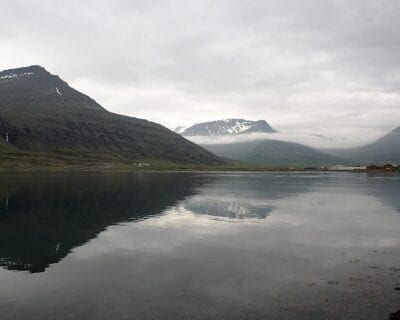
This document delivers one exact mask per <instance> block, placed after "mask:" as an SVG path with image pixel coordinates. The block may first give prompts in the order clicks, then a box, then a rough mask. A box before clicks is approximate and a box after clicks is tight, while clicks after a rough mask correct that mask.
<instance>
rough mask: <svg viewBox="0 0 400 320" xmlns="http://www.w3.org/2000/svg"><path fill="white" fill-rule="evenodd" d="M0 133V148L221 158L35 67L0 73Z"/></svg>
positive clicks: (209, 161) (191, 160) (205, 160)
mask: <svg viewBox="0 0 400 320" xmlns="http://www.w3.org/2000/svg"><path fill="white" fill-rule="evenodd" d="M0 137H1V139H0V140H1V141H0V149H1V150H5V149H7V148H8V149H10V148H11V149H12V148H15V149H17V150H19V151H21V150H22V151H29V152H44V153H51V154H72V155H74V156H78V157H82V156H85V155H88V154H90V155H94V156H99V155H102V156H105V157H109V158H116V159H129V160H146V161H151V160H162V161H168V162H173V163H182V164H196V165H197V164H200V165H203V164H204V165H214V164H219V163H222V161H221V160H220V159H219V158H217V157H216V156H215V155H213V154H212V153H210V152H208V151H206V150H204V149H203V148H201V147H199V146H197V145H196V144H194V143H192V142H190V141H188V140H186V139H184V138H183V137H181V136H180V135H178V134H176V133H174V132H172V131H170V130H169V129H167V128H165V127H163V126H161V125H159V124H157V123H153V122H150V121H146V120H142V119H138V118H133V117H128V116H123V115H119V114H115V113H112V112H109V111H107V110H106V109H104V108H103V107H102V106H100V105H99V104H98V103H97V102H96V101H94V100H93V99H91V98H90V97H88V96H86V95H84V94H82V93H80V92H79V91H77V90H75V89H73V88H71V87H70V86H69V85H68V84H67V83H66V82H64V81H63V80H61V79H60V78H59V77H58V76H56V75H52V74H50V73H49V72H47V71H46V70H45V69H44V68H42V67H40V66H30V67H24V68H18V69H9V70H5V71H2V72H0ZM7 140H8V141H7Z"/></svg>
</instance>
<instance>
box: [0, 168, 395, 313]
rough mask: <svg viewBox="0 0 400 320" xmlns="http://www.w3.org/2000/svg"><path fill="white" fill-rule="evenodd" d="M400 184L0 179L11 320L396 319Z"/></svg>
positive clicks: (1, 268) (333, 176)
mask: <svg viewBox="0 0 400 320" xmlns="http://www.w3.org/2000/svg"><path fill="white" fill-rule="evenodd" d="M399 195H400V177H398V176H389V177H387V176H376V175H375V176H368V175H365V174H347V173H329V174H314V173H307V174H303V173H297V174H288V173H254V174H253V173H225V174H215V173H213V174H207V173H133V174H123V173H119V174H111V173H107V174H106V173H103V174H99V173H97V174H96V173H70V174H60V173H58V174H56V173H53V174H49V173H36V174H32V173H31V174H28V173H21V174H2V175H0V205H1V209H0V315H1V319H388V318H389V314H390V313H391V312H396V311H397V310H398V309H400V291H397V290H395V288H398V287H399V286H400V248H399V244H400V197H399Z"/></svg>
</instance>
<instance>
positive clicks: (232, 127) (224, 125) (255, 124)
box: [179, 119, 277, 136]
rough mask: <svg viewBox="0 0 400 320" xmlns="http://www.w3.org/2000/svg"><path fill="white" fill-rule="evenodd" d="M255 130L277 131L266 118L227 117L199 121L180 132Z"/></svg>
mask: <svg viewBox="0 0 400 320" xmlns="http://www.w3.org/2000/svg"><path fill="white" fill-rule="evenodd" d="M179 128H181V127H179ZM253 132H264V133H271V132H277V131H276V130H275V129H273V128H272V127H271V126H270V125H269V124H268V123H267V122H266V121H265V120H259V121H250V120H244V119H227V120H218V121H211V122H203V123H198V124H195V125H193V126H191V127H189V128H187V129H185V130H184V131H183V132H179V133H181V134H182V135H183V136H225V135H236V134H244V133H253Z"/></svg>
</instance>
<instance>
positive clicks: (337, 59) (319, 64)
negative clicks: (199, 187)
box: [0, 0, 400, 145]
mask: <svg viewBox="0 0 400 320" xmlns="http://www.w3.org/2000/svg"><path fill="white" fill-rule="evenodd" d="M399 17H400V1H398V0H385V1H383V0H382V1H381V0H359V1H352V0H342V1H336V0H335V1H331V0H303V1H301V0H291V1H289V0H275V1H268V0H253V1H252V0H247V1H245V0H240V1H239V0H223V1H219V0H209V1H202V0H196V1H189V0H174V1H168V0H163V1H151V0H130V1H128V0H126V1H122V0H113V1H102V0H93V1H83V0H80V1H73V0H69V1H55V0H51V1H50V0H43V1H34V0H15V1H11V0H1V1H0V48H1V51H0V65H1V69H7V68H12V67H19V66H26V65H32V64H39V65H42V66H43V67H45V68H46V69H47V70H48V71H50V72H51V73H54V74H58V75H59V76H60V77H61V78H63V79H64V80H65V81H67V82H68V83H69V84H70V85H71V86H73V87H75V88H76V89H78V90H80V91H82V92H84V93H86V94H88V95H90V96H91V97H92V98H94V99H95V100H97V101H98V102H99V103H100V104H102V105H103V106H104V107H106V108H107V109H109V110H111V111H114V112H117V113H122V114H127V115H131V116H135V117H140V118H146V119H149V120H152V121H156V122H159V123H161V124H163V125H165V126H168V127H170V128H173V127H175V126H178V125H185V126H186V125H190V124H193V123H196V122H202V121H208V120H217V119H224V118H236V117H237V118H245V119H250V120H258V119H265V120H267V121H268V122H269V123H270V124H271V125H272V126H273V127H275V128H277V129H278V130H280V131H281V132H284V133H286V134H299V135H301V136H308V135H310V134H313V135H325V136H327V137H328V138H329V140H328V139H327V141H340V144H343V145H352V144H358V143H362V142H365V141H368V140H370V139H372V138H374V137H377V136H379V135H381V134H384V133H385V132H387V131H388V130H391V129H393V128H395V127H398V126H400V18H399ZM314 137H315V136H314Z"/></svg>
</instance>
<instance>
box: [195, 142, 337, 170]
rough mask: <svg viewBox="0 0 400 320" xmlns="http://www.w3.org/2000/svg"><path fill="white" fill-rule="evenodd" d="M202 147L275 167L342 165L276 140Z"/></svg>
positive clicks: (310, 151)
mask: <svg viewBox="0 0 400 320" xmlns="http://www.w3.org/2000/svg"><path fill="white" fill-rule="evenodd" d="M203 147H204V148H206V149H207V150H209V151H211V152H213V153H215V154H216V155H218V156H221V157H226V158H230V159H235V160H241V161H246V162H250V163H256V164H263V165H269V166H275V167H287V166H297V167H298V166H322V165H332V164H337V163H343V160H342V159H339V158H337V157H334V156H332V155H328V154H325V153H322V152H319V151H317V150H314V149H312V148H310V147H307V146H304V145H301V144H298V143H292V142H285V141H277V140H258V141H251V142H241V143H230V144H214V145H203Z"/></svg>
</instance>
